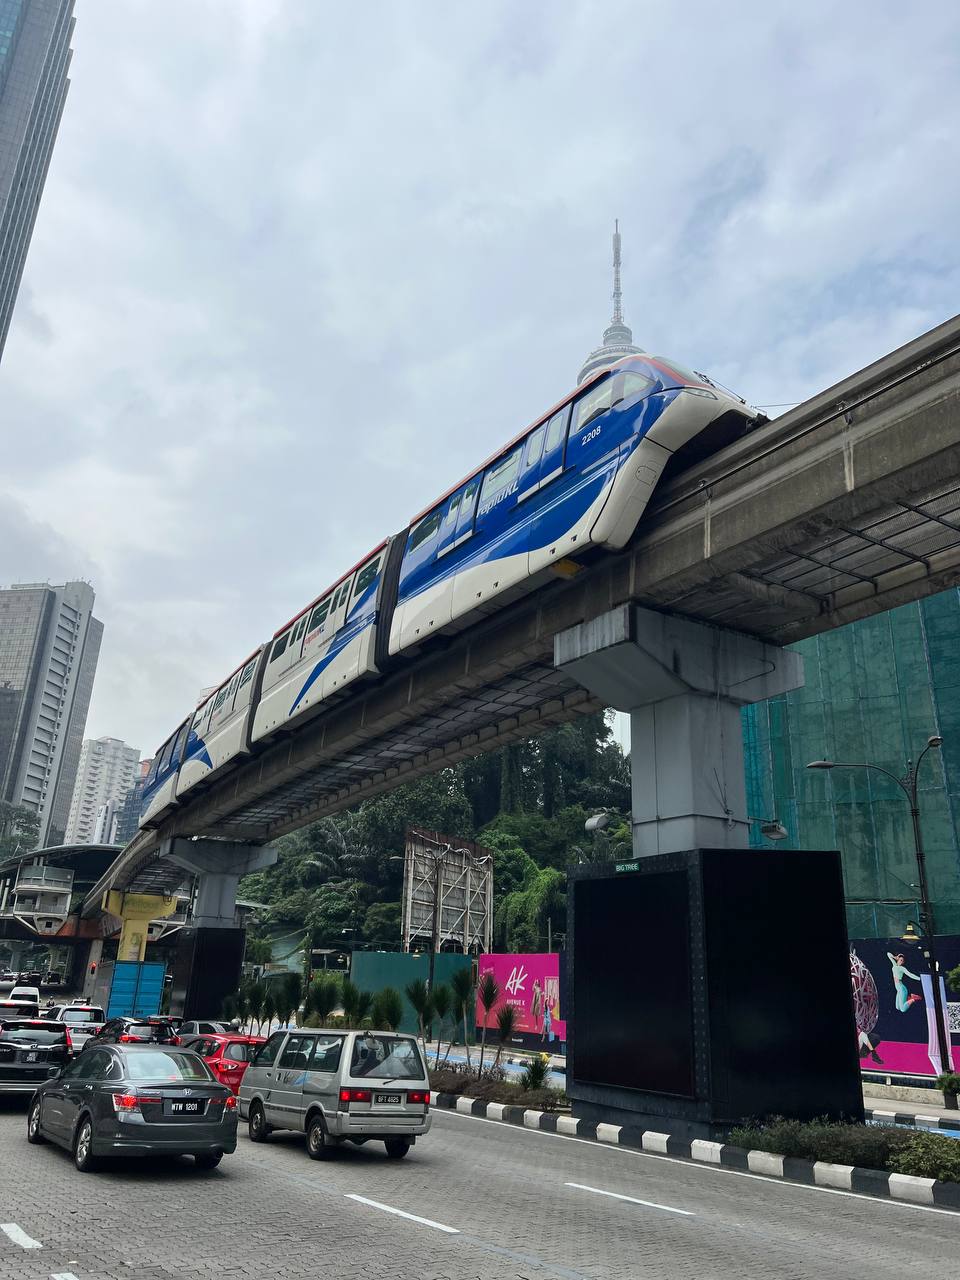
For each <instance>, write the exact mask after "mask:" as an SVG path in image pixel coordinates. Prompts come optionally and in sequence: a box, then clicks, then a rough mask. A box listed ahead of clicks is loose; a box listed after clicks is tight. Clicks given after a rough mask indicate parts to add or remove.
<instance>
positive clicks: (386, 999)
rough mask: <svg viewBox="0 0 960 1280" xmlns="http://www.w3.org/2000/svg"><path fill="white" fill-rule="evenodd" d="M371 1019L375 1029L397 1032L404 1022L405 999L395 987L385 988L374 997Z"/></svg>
mask: <svg viewBox="0 0 960 1280" xmlns="http://www.w3.org/2000/svg"><path fill="white" fill-rule="evenodd" d="M370 1017H371V1019H372V1021H373V1025H374V1027H376V1028H378V1029H381V1028H382V1029H383V1030H385V1031H396V1029H397V1028H398V1027H399V1026H400V1023H401V1022H402V1021H403V997H402V996H401V995H400V992H399V991H397V990H395V989H394V988H393V987H384V988H383V990H382V991H378V992H377V994H376V995H375V996H374V997H373V1007H372V1009H371V1013H370Z"/></svg>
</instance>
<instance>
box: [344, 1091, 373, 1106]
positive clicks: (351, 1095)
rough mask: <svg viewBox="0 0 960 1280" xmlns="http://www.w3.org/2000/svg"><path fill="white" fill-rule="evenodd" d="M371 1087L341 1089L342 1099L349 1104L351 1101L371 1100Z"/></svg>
mask: <svg viewBox="0 0 960 1280" xmlns="http://www.w3.org/2000/svg"><path fill="white" fill-rule="evenodd" d="M371 1096H372V1095H371V1093H370V1090H369V1089H341V1090H340V1101H341V1102H342V1103H345V1104H347V1105H349V1104H350V1103H351V1102H369V1101H370V1098H371Z"/></svg>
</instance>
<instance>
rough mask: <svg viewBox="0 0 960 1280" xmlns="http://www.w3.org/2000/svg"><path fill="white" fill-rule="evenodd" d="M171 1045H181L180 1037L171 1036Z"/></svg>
mask: <svg viewBox="0 0 960 1280" xmlns="http://www.w3.org/2000/svg"><path fill="white" fill-rule="evenodd" d="M170 1043H171V1044H179V1043H180V1037H179V1036H171V1037H170Z"/></svg>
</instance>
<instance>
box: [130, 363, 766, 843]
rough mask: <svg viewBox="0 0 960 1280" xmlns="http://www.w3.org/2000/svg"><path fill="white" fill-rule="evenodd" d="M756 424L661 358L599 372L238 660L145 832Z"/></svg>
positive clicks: (198, 722) (172, 753) (152, 778)
mask: <svg viewBox="0 0 960 1280" xmlns="http://www.w3.org/2000/svg"><path fill="white" fill-rule="evenodd" d="M761 417H762V415H761V414H760V413H759V412H758V411H757V410H756V409H752V408H751V407H750V406H749V405H747V404H746V403H745V402H744V401H743V400H741V399H740V398H739V397H737V396H735V395H733V394H732V393H731V392H728V391H726V390H725V389H724V388H723V387H721V386H719V385H718V384H717V383H715V382H713V381H711V379H709V378H707V377H705V376H704V375H702V374H698V373H693V372H691V371H689V370H687V369H684V368H683V367H682V366H680V365H677V364H676V363H674V362H673V361H670V360H665V359H661V358H660V357H654V356H646V355H642V356H629V357H627V358H626V359H624V360H621V361H619V362H618V363H617V364H615V365H613V366H612V368H610V369H605V370H602V371H601V372H600V373H598V374H597V375H596V376H595V377H594V378H592V379H591V380H589V381H588V382H587V383H586V384H585V385H584V386H582V387H578V388H577V389H576V391H574V392H572V393H570V394H569V395H568V396H566V397H565V398H564V399H563V400H562V401H560V402H559V404H557V405H555V406H554V407H553V408H552V409H551V410H549V411H548V412H547V413H546V414H544V415H543V416H542V417H541V418H538V419H537V421H536V422H534V423H533V424H532V425H531V426H530V427H528V428H527V429H526V430H525V431H523V432H522V433H521V434H520V435H518V436H516V437H515V438H514V439H513V440H511V441H510V442H509V444H507V445H505V446H504V447H503V448H502V449H500V450H498V451H497V453H496V454H494V455H493V456H492V457H491V458H489V459H488V460H487V461H486V462H485V463H484V464H483V465H482V466H481V467H479V468H478V469H477V470H476V471H474V472H472V473H471V474H470V475H468V476H466V477H465V478H464V479H463V480H461V481H460V483H459V484H457V485H455V486H454V487H453V488H452V489H449V490H448V491H447V492H446V493H445V494H444V495H443V496H442V497H441V498H440V499H439V500H437V501H435V502H433V503H431V505H430V506H429V507H427V508H425V509H424V510H423V511H421V512H420V513H419V514H418V515H417V516H415V517H414V519H413V520H412V521H411V522H410V524H409V525H408V526H407V527H406V528H405V529H403V530H401V531H400V532H399V533H397V534H394V535H393V537H391V538H388V539H386V540H385V541H384V542H382V543H381V544H380V545H379V546H378V547H375V548H374V549H373V551H371V552H370V553H369V554H368V555H366V556H365V557H364V558H363V560H361V561H360V562H359V563H358V564H356V565H354V566H353V568H352V569H350V570H348V572H347V573H345V574H344V575H343V576H342V577H341V578H339V579H338V580H337V581H336V582H335V583H333V585H332V586H330V587H328V588H327V590H326V591H325V592H324V593H323V594H322V595H320V596H318V597H317V598H316V599H315V600H313V601H312V602H311V603H310V604H309V605H307V606H306V608H304V609H301V610H300V611H299V612H298V613H297V614H296V615H295V616H294V617H293V618H292V619H291V620H290V621H289V622H288V623H286V624H285V625H284V626H283V627H281V628H280V629H279V630H278V631H276V632H275V633H274V635H273V637H272V639H271V640H269V641H268V642H266V643H265V644H263V645H261V646H260V647H259V648H258V649H257V650H256V651H255V652H254V653H253V654H251V655H250V657H249V658H247V659H246V661H245V662H243V663H241V665H240V666H239V667H237V668H236V670H235V671H233V672H232V673H231V674H230V675H229V676H228V677H227V679H226V680H225V681H224V682H223V683H222V684H221V685H220V686H219V687H218V688H217V690H215V691H214V693H212V694H211V695H210V696H209V697H208V698H207V699H206V700H205V701H204V702H202V703H201V705H200V706H198V707H197V709H196V711H195V712H194V713H192V715H190V716H189V717H187V719H186V720H184V721H183V722H182V723H181V724H180V726H178V728H177V729H176V730H175V731H174V733H173V734H172V735H171V736H170V737H169V738H168V739H167V740H166V742H164V744H163V746H162V747H161V748H160V749H159V751H158V753H157V757H156V759H155V760H154V764H153V766H151V770H150V774H148V777H147V781H146V785H145V788H144V798H143V807H142V814H141V826H151V825H154V824H155V823H157V822H159V821H160V820H161V819H162V818H163V817H165V816H166V814H167V813H168V812H169V811H170V809H171V807H172V806H173V805H175V804H176V803H177V800H178V799H180V798H182V797H183V796H184V795H185V794H186V793H187V792H188V791H190V790H191V789H192V788H194V787H196V786H198V785H200V784H203V783H205V782H207V781H208V780H210V779H211V778H213V777H215V776H217V775H218V774H219V773H220V771H221V770H223V769H225V768H227V767H228V766H230V765H232V764H233V763H235V762H236V761H237V760H238V759H242V758H243V757H245V756H248V755H250V754H251V753H253V752H255V751H256V750H257V749H258V748H259V747H260V746H262V745H263V744H264V743H266V742H268V741H270V740H271V739H272V738H273V737H275V736H276V735H277V734H279V733H283V732H285V731H288V730H290V729H292V728H294V727H295V726H296V724H298V723H299V722H300V721H301V720H302V719H304V718H306V717H308V716H310V715H312V714H314V713H315V712H316V711H317V710H318V708H321V707H322V706H324V705H325V704H326V705H329V703H330V700H331V699H334V698H337V697H339V696H340V694H341V693H342V692H343V690H344V689H346V688H347V687H349V686H350V685H351V684H352V683H353V682H354V681H357V680H360V679H375V678H376V677H377V676H378V675H379V674H381V673H383V672H384V671H386V670H387V669H388V668H389V667H390V666H392V665H394V664H396V663H398V662H402V661H403V660H404V658H405V657H407V656H409V655H410V654H411V653H412V652H414V651H415V650H417V649H419V648H420V647H421V646H422V645H423V644H425V643H426V642H428V641H429V639H430V638H431V636H434V635H436V634H438V633H448V632H450V631H455V630H459V629H461V628H462V627H464V626H467V625H469V624H470V623H471V622H472V621H473V620H474V619H475V618H476V617H477V616H478V615H480V614H484V613H489V612H492V611H493V610H495V609H498V608H502V607H503V606H504V605H505V604H507V603H509V602H510V601H511V600H513V599H515V598H517V597H518V596H520V595H523V594H525V593H527V592H529V591H532V590H534V589H536V587H537V586H539V585H540V584H541V583H542V582H543V581H545V580H546V579H547V578H548V577H549V576H550V575H551V573H553V572H555V571H556V566H557V565H558V564H559V563H560V562H561V561H564V560H569V559H571V558H579V557H583V556H584V555H585V554H587V553H594V554H596V553H597V552H598V551H599V552H602V551H603V550H610V551H617V550H620V549H621V548H623V547H624V546H625V545H626V544H627V542H628V541H629V540H630V538H631V537H632V535H633V532H634V530H635V529H636V527H637V523H638V521H639V520H640V517H641V516H642V514H643V511H644V509H645V507H646V505H647V503H648V501H649V499H650V495H651V494H652V492H653V490H654V487H655V485H656V484H657V481H658V480H659V479H660V477H661V475H662V474H663V472H664V470H665V468H667V467H668V466H671V467H677V465H678V462H681V463H682V461H683V460H684V459H687V460H691V459H695V458H698V457H701V456H706V455H707V454H708V453H710V452H712V451H713V450H714V449H716V448H718V447H720V446H721V445H723V444H725V443H727V442H729V441H730V440H731V439H733V438H735V436H737V435H739V434H742V433H743V432H744V431H746V430H747V429H749V427H750V426H751V425H752V424H753V423H755V422H756V421H757V420H758V419H760V418H761Z"/></svg>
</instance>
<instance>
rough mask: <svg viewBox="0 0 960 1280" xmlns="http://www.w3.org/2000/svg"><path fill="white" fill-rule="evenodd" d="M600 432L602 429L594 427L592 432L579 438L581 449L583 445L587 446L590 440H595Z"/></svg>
mask: <svg viewBox="0 0 960 1280" xmlns="http://www.w3.org/2000/svg"><path fill="white" fill-rule="evenodd" d="M602 430H603V428H602V427H594V428H593V430H592V431H588V432H587V434H586V435H585V436H581V437H580V444H581V447H582V446H583V445H585V444H589V443H590V441H591V440H596V438H597V436H598V435H599V434H600V432H601V431H602Z"/></svg>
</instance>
